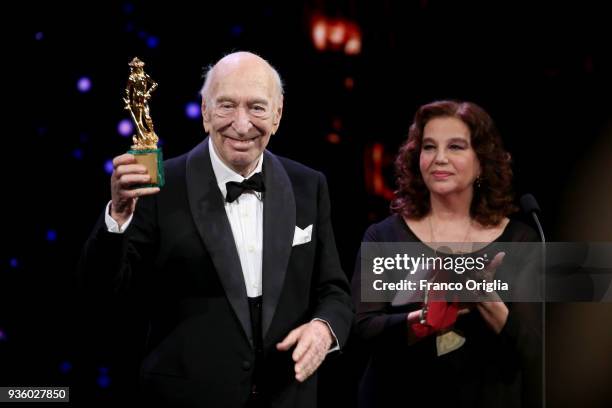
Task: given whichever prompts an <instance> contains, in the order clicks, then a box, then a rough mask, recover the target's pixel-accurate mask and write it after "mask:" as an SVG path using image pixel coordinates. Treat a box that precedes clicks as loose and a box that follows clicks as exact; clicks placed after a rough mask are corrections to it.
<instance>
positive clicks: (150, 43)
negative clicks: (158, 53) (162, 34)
mask: <svg viewBox="0 0 612 408" xmlns="http://www.w3.org/2000/svg"><path fill="white" fill-rule="evenodd" d="M158 45H159V38H157V37H156V36H154V35H151V36H149V38H147V47H149V48H157V46H158Z"/></svg>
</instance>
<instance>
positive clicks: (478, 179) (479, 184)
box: [475, 176, 482, 188]
mask: <svg viewBox="0 0 612 408" xmlns="http://www.w3.org/2000/svg"><path fill="white" fill-rule="evenodd" d="M475 184H476V188H480V187H482V179H481V178H480V176H478V177H476V181H475Z"/></svg>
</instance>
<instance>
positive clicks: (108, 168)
mask: <svg viewBox="0 0 612 408" xmlns="http://www.w3.org/2000/svg"><path fill="white" fill-rule="evenodd" d="M104 171H105V172H106V173H107V174H113V161H112V160H107V161H106V162H105V163H104Z"/></svg>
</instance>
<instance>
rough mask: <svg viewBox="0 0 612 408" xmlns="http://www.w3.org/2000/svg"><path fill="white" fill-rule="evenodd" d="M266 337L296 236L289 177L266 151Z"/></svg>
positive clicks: (264, 252) (264, 316)
mask: <svg viewBox="0 0 612 408" xmlns="http://www.w3.org/2000/svg"><path fill="white" fill-rule="evenodd" d="M263 172H264V183H265V186H266V192H265V193H264V206H263V212H264V215H263V262H262V274H263V277H262V282H263V306H262V334H263V338H265V337H266V333H267V332H268V329H269V328H270V324H271V323H272V318H273V317H274V312H275V311H276V308H277V307H278V301H279V298H280V295H281V291H282V290H283V284H284V282H285V275H286V274H287V265H288V264H289V256H290V255H291V247H292V244H293V235H294V233H295V219H296V215H295V208H296V207H295V197H294V195H293V187H292V184H291V181H290V180H289V176H288V175H287V172H286V171H285V168H284V167H283V165H282V164H281V162H280V161H279V160H278V159H277V158H276V156H274V155H273V154H272V153H270V152H268V151H267V150H266V151H265V152H264V162H263Z"/></svg>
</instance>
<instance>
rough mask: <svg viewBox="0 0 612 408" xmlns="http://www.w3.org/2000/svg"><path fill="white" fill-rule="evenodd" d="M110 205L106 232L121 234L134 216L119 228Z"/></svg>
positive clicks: (105, 216)
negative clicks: (111, 214)
mask: <svg viewBox="0 0 612 408" xmlns="http://www.w3.org/2000/svg"><path fill="white" fill-rule="evenodd" d="M111 203H112V201H109V202H108V204H106V209H105V210H104V222H105V223H106V228H107V229H108V232H112V233H113V234H123V233H124V232H125V230H126V229H127V227H129V226H130V222H132V217H134V214H132V215H130V218H128V220H127V221H126V222H125V224H123V225H122V226H121V227H120V226H119V224H117V221H115V220H114V219H113V217H111V216H110V206H111ZM330 330H331V329H330Z"/></svg>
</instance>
